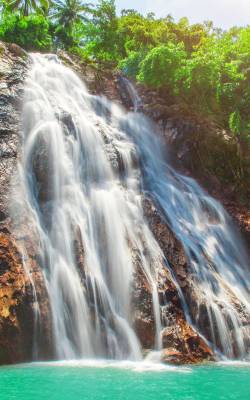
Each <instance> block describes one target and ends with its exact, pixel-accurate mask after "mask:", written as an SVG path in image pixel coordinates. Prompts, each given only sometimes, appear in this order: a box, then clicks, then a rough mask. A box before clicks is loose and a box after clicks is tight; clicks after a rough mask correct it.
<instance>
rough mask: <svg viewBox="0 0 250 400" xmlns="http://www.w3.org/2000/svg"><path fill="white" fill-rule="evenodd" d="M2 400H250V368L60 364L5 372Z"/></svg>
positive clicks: (0, 387) (4, 369)
mask: <svg viewBox="0 0 250 400" xmlns="http://www.w3.org/2000/svg"><path fill="white" fill-rule="evenodd" d="M0 394H1V395H0V398H1V400H12V399H15V400H16V399H18V400H33V399H36V400H42V399H44V400H45V399H46V400H47V399H49V400H75V399H87V400H97V399H98V400H99V399H105V400H106V399H107V400H113V399H114V400H130V399H131V400H132V399H133V400H159V399H164V400H200V399H202V400H212V399H213V400H224V399H225V400H249V399H250V364H247V363H231V364H216V365H206V366H199V367H189V366H188V367H171V366H169V367H168V366H163V365H161V364H153V363H146V364H145V363H142V362H141V363H140V362H138V363H132V362H125V361H124V362H119V363H118V362H105V361H84V362H81V361H79V362H77V361H72V362H70V361H69V362H55V363H36V364H26V365H18V366H9V367H2V368H0Z"/></svg>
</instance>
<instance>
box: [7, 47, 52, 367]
mask: <svg viewBox="0 0 250 400" xmlns="http://www.w3.org/2000/svg"><path fill="white" fill-rule="evenodd" d="M27 65H28V59H27V55H26V53H25V52H24V51H23V50H22V49H21V48H20V47H18V46H16V45H5V44H3V43H0V364H3V363H13V362H21V361H25V360H31V359H32V356H33V354H35V352H36V350H35V348H36V345H37V344H38V342H39V347H40V348H43V354H44V357H45V358H46V355H47V354H48V353H50V352H51V350H50V349H49V347H50V341H49V340H48V334H47V333H48V330H49V329H50V328H49V323H45V324H39V321H38V315H40V316H39V319H43V316H45V315H46V316H48V317H46V320H47V321H48V319H49V316H50V313H49V305H48V296H47V293H46V289H45V285H44V282H43V277H42V273H41V270H40V268H39V265H38V263H37V261H36V258H37V254H38V253H37V249H36V247H35V243H33V242H34V240H33V239H31V237H32V234H31V232H29V227H28V226H27V221H25V216H23V217H24V221H23V223H21V221H14V220H12V219H11V218H10V216H9V205H10V195H11V193H12V190H14V188H11V185H12V176H13V174H14V173H15V171H16V167H17V159H18V154H19V146H20V136H19V135H20V133H19V132H20V119H21V118H20V109H19V106H20V104H19V103H20V99H21V97H22V90H23V82H24V79H25V74H26V70H27ZM15 224H16V225H17V226H18V229H19V232H21V233H22V234H21V235H20V234H19V239H17V238H16V237H15V234H14V233H13V232H14V230H15V229H14V225H15ZM25 225H26V228H24V230H23V232H22V228H23V227H25ZM25 230H26V232H25ZM22 241H25V242H26V243H27V242H28V243H29V246H28V248H29V251H28V254H27V257H26V259H25V260H24V259H23V258H22V256H21V254H20V248H21V245H22ZM35 287H36V290H35ZM37 301H38V302H39V304H40V310H39V312H38V310H37ZM40 326H41V327H42V328H41V330H40Z"/></svg>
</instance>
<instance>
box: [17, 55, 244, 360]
mask: <svg viewBox="0 0 250 400" xmlns="http://www.w3.org/2000/svg"><path fill="white" fill-rule="evenodd" d="M130 89H131V87H130ZM19 181H20V186H21V188H20V197H21V198H22V200H23V202H24V203H25V205H26V207H27V209H28V212H29V214H30V216H31V217H32V220H33V224H34V225H35V226H36V230H37V232H38V235H39V241H40V247H41V254H42V259H41V263H42V265H43V272H44V277H45V280H46V286H47V290H48V293H49V300H50V306H51V311H52V318H53V341H54V348H55V353H56V357H57V358H58V359H73V358H81V357H86V358H92V357H109V358H113V359H131V360H138V359H140V358H141V357H142V350H141V345H140V341H139V339H138V338H137V336H136V333H135V331H134V329H133V307H132V304H131V292H132V286H133V279H134V277H135V276H136V273H137V270H136V268H137V267H136V264H138V263H139V265H140V269H141V271H142V272H143V274H144V275H145V276H146V278H147V281H148V283H149V286H150V288H151V292H152V299H153V310H154V320H155V326H156V337H155V349H157V350H160V348H161V312H160V305H159V300H158V283H159V277H158V271H159V269H160V268H161V266H162V264H163V263H164V255H163V253H162V250H161V248H160V246H159V245H158V243H157V241H156V239H155V237H154V235H153V233H152V232H151V230H150V228H149V225H148V222H147V220H146V219H145V217H144V213H143V207H142V200H143V197H142V195H143V189H144V190H147V191H148V192H149V193H150V195H151V197H152V198H154V199H155V202H156V204H158V205H159V208H160V209H161V212H162V213H163V215H164V217H165V218H166V220H167V221H168V224H169V225H170V226H171V228H172V230H173V231H174V233H175V235H176V237H177V238H178V239H179V240H180V241H181V243H182V244H183V246H184V249H185V252H186V255H187V257H188V259H189V261H190V268H191V270H192V276H193V281H194V288H193V290H194V293H195V294H196V297H197V299H198V300H197V301H198V305H200V309H198V310H197V315H196V317H197V318H196V319H195V318H194V316H193V315H189V312H188V302H187V304H186V307H187V308H186V310H185V312H186V317H187V318H189V319H192V322H193V323H194V324H195V325H196V327H197V328H198V329H201V331H202V326H200V312H201V311H200V310H201V309H202V307H204V305H205V309H206V310H207V314H208V317H209V324H210V330H211V332H210V333H211V335H210V336H211V337H212V341H213V342H214V346H215V347H216V345H218V344H219V343H218V337H219V340H220V342H221V343H220V347H222V349H223V353H224V354H225V355H226V356H227V357H233V356H234V354H237V355H238V357H240V358H245V357H246V356H247V352H248V350H247V340H246V339H247V336H248V334H249V332H247V331H246V328H245V327H244V326H243V323H242V319H244V317H242V315H241V314H242V313H243V314H244V313H245V314H248V313H249V311H250V307H249V269H248V263H247V256H246V254H245V252H244V247H243V245H242V244H241V240H240V238H239V237H238V236H237V235H236V234H235V233H234V227H233V226H232V224H231V222H230V219H229V217H228V216H227V215H226V213H225V211H224V210H223V208H222V206H221V205H220V204H218V202H216V201H215V200H213V199H212V198H211V197H209V196H208V195H206V194H205V193H204V192H203V191H202V189H201V188H200V187H199V186H198V185H197V184H196V183H195V181H193V180H192V179H190V178H187V177H184V176H181V175H179V174H177V173H176V172H175V171H174V170H173V169H172V168H171V167H170V166H169V165H168V164H167V163H166V160H165V156H164V154H163V152H162V145H161V143H160V141H159V139H158V138H157V136H156V135H154V133H153V132H152V126H151V124H150V123H149V121H148V120H147V119H146V118H145V117H144V116H143V115H142V114H138V113H125V111H124V110H122V109H121V108H119V107H118V106H116V105H114V104H113V103H110V102H109V101H107V100H106V99H105V98H102V97H97V96H92V95H90V94H89V93H88V91H87V89H86V87H85V86H84V84H83V83H82V82H81V80H80V79H79V78H78V77H77V75H76V74H75V73H74V72H72V71H71V70H70V69H68V68H66V67H65V66H63V65H62V64H61V63H60V62H58V60H57V58H56V56H53V55H51V56H50V55H47V56H42V55H32V66H31V69H30V71H29V76H28V78H27V82H26V87H25V99H24V107H23V156H22V159H21V162H20V168H19ZM165 266H166V268H170V267H169V266H168V263H167V262H166V265H165ZM178 290H179V292H181V289H180V288H179V287H178ZM234 298H235V299H236V300H235V301H232V299H234ZM183 299H184V295H183ZM201 306H202V307H201ZM203 310H204V309H203ZM240 310H243V311H240ZM203 312H204V311H203ZM233 342H234V343H235V344H234V346H233V345H232V343H233ZM235 347H236V349H235Z"/></svg>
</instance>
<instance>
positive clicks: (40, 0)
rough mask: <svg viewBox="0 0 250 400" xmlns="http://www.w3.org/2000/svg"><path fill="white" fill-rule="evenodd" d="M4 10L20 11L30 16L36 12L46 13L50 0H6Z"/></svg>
mask: <svg viewBox="0 0 250 400" xmlns="http://www.w3.org/2000/svg"><path fill="white" fill-rule="evenodd" d="M3 8H4V10H6V11H7V12H8V11H17V10H19V11H20V14H21V15H23V16H28V15H30V14H32V13H34V12H41V13H43V14H46V13H47V12H48V9H49V0H4V1H3Z"/></svg>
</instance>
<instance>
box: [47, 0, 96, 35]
mask: <svg viewBox="0 0 250 400" xmlns="http://www.w3.org/2000/svg"><path fill="white" fill-rule="evenodd" d="M92 12H93V5H92V4H91V3H83V2H82V1H81V0H55V1H53V3H52V11H51V17H52V19H55V20H56V22H57V23H58V25H61V26H62V27H64V28H65V29H66V30H67V31H68V32H70V31H71V30H72V27H73V25H74V24H75V23H77V22H80V21H86V20H88V18H87V14H90V13H92Z"/></svg>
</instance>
